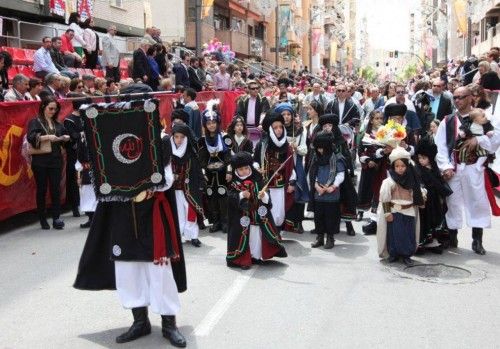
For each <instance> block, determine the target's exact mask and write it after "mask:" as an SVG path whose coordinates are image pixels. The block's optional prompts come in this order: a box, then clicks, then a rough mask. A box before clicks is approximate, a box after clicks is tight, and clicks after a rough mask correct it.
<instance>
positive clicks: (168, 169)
mask: <svg viewBox="0 0 500 349" xmlns="http://www.w3.org/2000/svg"><path fill="white" fill-rule="evenodd" d="M172 184H174V173H173V172H172V165H171V164H168V165H167V166H165V184H164V185H163V187H161V188H158V189H156V191H166V190H168V189H170V188H171V187H172Z"/></svg>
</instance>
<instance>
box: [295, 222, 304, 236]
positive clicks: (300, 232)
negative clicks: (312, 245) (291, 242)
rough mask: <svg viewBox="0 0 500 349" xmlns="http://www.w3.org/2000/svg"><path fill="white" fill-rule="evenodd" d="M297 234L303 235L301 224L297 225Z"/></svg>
mask: <svg viewBox="0 0 500 349" xmlns="http://www.w3.org/2000/svg"><path fill="white" fill-rule="evenodd" d="M295 232H296V233H297V234H304V227H303V226H302V222H300V223H299V226H298V227H297V229H296V230H295Z"/></svg>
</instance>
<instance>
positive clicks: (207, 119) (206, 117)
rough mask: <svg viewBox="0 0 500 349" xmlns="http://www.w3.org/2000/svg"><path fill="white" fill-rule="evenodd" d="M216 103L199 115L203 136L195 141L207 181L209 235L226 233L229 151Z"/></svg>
mask: <svg viewBox="0 0 500 349" xmlns="http://www.w3.org/2000/svg"><path fill="white" fill-rule="evenodd" d="M217 106H218V100H211V101H209V102H208V103H207V108H206V109H205V110H204V111H203V113H202V122H203V128H204V134H205V135H204V136H203V137H201V138H200V139H199V141H198V158H199V160H200V166H201V167H202V169H203V171H204V172H205V177H206V182H207V186H206V192H205V194H206V196H207V204H208V212H207V216H208V220H209V222H210V223H212V226H211V227H210V232H211V233H215V232H216V231H219V230H222V231H223V232H226V231H227V181H228V180H229V179H230V174H229V173H227V172H228V170H227V168H228V165H229V162H230V161H231V150H230V149H229V148H228V147H227V146H226V144H225V143H224V140H223V135H222V133H221V131H220V122H221V119H220V114H219V112H218V111H217Z"/></svg>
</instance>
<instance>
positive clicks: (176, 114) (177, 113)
mask: <svg viewBox="0 0 500 349" xmlns="http://www.w3.org/2000/svg"><path fill="white" fill-rule="evenodd" d="M171 118H172V120H174V119H180V120H182V121H184V123H185V124H187V123H188V121H189V114H188V113H187V112H186V111H184V110H182V109H175V110H174V111H173V112H172V117H171Z"/></svg>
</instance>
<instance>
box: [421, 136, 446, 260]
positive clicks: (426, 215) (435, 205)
mask: <svg viewBox="0 0 500 349" xmlns="http://www.w3.org/2000/svg"><path fill="white" fill-rule="evenodd" d="M436 154H437V146H436V145H435V144H434V143H431V142H430V140H429V139H427V138H423V139H421V140H420V142H419V143H418V146H417V149H416V155H417V157H418V162H417V165H416V166H415V168H416V170H417V174H418V175H419V177H420V180H421V181H422V184H423V186H424V188H425V189H426V190H427V200H426V202H425V207H424V208H420V241H419V245H418V252H419V253H423V252H424V251H431V252H434V253H442V252H443V249H442V246H441V245H440V243H439V241H447V240H448V239H445V238H444V237H443V236H442V234H441V232H440V227H441V226H442V225H443V223H444V220H445V218H444V215H445V200H446V197H447V196H449V195H451V194H452V192H451V189H450V187H449V186H448V184H447V183H446V181H445V180H444V179H443V177H442V176H441V173H440V172H439V169H438V167H437V164H436V161H435V160H434V159H435V158H436Z"/></svg>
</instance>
